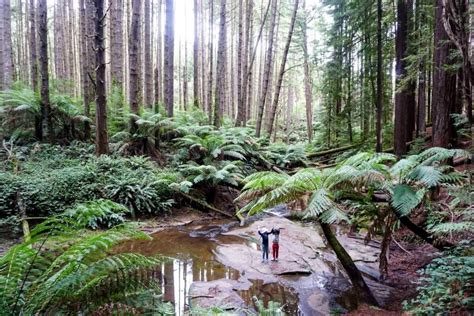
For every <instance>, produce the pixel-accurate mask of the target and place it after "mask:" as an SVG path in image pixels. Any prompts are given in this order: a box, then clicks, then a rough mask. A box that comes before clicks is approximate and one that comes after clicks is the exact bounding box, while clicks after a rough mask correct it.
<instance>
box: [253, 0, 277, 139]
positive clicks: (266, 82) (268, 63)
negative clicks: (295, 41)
mask: <svg viewBox="0 0 474 316" xmlns="http://www.w3.org/2000/svg"><path fill="white" fill-rule="evenodd" d="M271 2H272V5H271V13H270V26H269V31H268V32H269V33H268V44H267V48H266V49H267V52H266V58H265V65H264V70H263V78H262V91H261V94H260V99H259V104H258V108H257V124H256V132H255V134H256V136H257V137H260V133H261V129H262V120H263V112H264V110H265V103H266V100H267V97H268V94H269V86H270V78H271V68H272V65H273V40H274V37H275V36H274V33H275V24H276V16H277V3H278V0H271Z"/></svg>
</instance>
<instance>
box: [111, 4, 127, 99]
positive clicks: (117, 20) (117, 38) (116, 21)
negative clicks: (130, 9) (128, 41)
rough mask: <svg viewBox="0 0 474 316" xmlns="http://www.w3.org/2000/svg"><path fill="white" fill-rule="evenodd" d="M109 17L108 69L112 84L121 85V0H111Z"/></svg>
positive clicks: (120, 86)
mask: <svg viewBox="0 0 474 316" xmlns="http://www.w3.org/2000/svg"><path fill="white" fill-rule="evenodd" d="M110 12H111V17H110V20H111V22H110V55H111V56H110V57H111V58H110V64H111V65H110V69H111V79H112V84H115V85H117V86H118V87H119V88H120V91H122V89H123V87H122V84H123V51H124V49H123V0H114V1H112V2H111V8H110Z"/></svg>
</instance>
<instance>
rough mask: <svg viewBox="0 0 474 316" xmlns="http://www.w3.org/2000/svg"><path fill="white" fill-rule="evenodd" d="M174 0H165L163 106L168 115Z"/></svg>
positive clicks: (172, 63)
mask: <svg viewBox="0 0 474 316" xmlns="http://www.w3.org/2000/svg"><path fill="white" fill-rule="evenodd" d="M173 1H174V0H166V25H165V67H164V68H165V69H164V70H165V73H164V75H165V107H166V110H167V112H168V117H172V116H173V91H174V78H173V75H174V9H173V5H174V3H173Z"/></svg>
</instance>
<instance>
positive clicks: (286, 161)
mask: <svg viewBox="0 0 474 316" xmlns="http://www.w3.org/2000/svg"><path fill="white" fill-rule="evenodd" d="M262 154H263V156H265V157H266V158H267V159H268V160H270V161H272V162H273V163H274V164H275V165H277V166H280V167H289V166H293V165H303V166H306V164H307V159H306V150H305V146H304V145H303V144H302V143H298V144H290V145H287V144H284V143H272V144H270V145H268V146H267V147H265V148H264V149H263V152H262Z"/></svg>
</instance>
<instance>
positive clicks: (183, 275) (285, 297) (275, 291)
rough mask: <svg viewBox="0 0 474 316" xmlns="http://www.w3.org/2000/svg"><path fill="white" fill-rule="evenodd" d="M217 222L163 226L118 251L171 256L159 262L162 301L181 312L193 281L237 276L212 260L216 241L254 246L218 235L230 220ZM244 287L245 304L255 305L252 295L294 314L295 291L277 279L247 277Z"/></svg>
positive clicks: (296, 302)
mask: <svg viewBox="0 0 474 316" xmlns="http://www.w3.org/2000/svg"><path fill="white" fill-rule="evenodd" d="M218 224H219V225H215V223H213V224H212V225H190V226H185V227H175V228H170V229H166V230H163V231H160V232H157V233H154V234H152V235H151V237H152V238H153V239H152V240H138V241H131V242H127V243H125V244H122V245H121V246H120V247H119V250H118V251H120V252H136V253H141V254H144V255H156V254H160V255H163V256H166V257H169V258H171V259H170V260H169V261H168V262H164V263H162V265H161V275H160V276H159V277H160V278H161V280H159V281H160V284H161V289H162V293H163V297H164V300H165V301H169V302H173V303H174V305H175V310H176V315H183V314H184V311H185V310H186V309H187V308H188V307H189V299H190V297H189V290H190V287H191V284H192V283H193V282H195V281H213V280H218V279H223V278H225V279H231V280H238V279H239V277H240V273H239V271H237V270H235V269H233V268H230V267H227V266H225V265H223V264H222V263H220V262H219V261H217V260H216V256H215V253H214V251H215V249H216V247H217V246H218V245H219V244H230V243H238V244H242V243H247V244H248V245H250V246H252V247H255V248H257V244H256V243H255V242H253V241H251V240H248V239H244V238H241V237H236V236H226V235H221V234H220V233H221V232H222V231H226V230H227V229H228V228H229V227H230V226H232V225H233V223H218ZM250 281H251V282H252V286H251V287H250V288H249V289H248V290H243V291H238V293H239V295H240V296H241V297H242V299H243V300H244V301H245V302H246V304H248V306H249V307H254V308H255V307H256V305H255V301H254V297H258V298H259V299H261V300H263V302H264V304H265V306H266V305H267V304H268V302H269V301H277V302H279V303H281V304H282V305H284V310H285V311H286V312H287V313H288V314H290V315H296V314H298V310H299V307H298V295H297V294H296V293H295V292H294V291H293V290H292V289H291V288H289V287H287V286H285V285H283V284H280V283H270V284H263V282H262V281H261V280H250Z"/></svg>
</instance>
